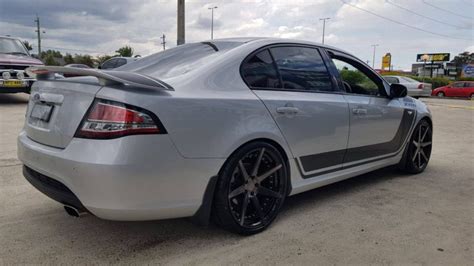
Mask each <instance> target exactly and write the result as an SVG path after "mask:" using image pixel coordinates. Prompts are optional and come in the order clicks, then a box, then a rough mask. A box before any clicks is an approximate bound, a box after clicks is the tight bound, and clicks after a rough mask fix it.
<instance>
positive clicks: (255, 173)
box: [251, 148, 265, 176]
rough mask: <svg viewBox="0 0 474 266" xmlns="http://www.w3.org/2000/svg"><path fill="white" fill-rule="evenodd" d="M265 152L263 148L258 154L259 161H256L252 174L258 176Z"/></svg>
mask: <svg viewBox="0 0 474 266" xmlns="http://www.w3.org/2000/svg"><path fill="white" fill-rule="evenodd" d="M264 153H265V148H262V149H261V150H260V153H259V154H258V158H257V161H256V162H255V165H254V167H253V170H252V173H251V175H252V176H257V174H258V168H260V162H261V161H262V157H263V154H264Z"/></svg>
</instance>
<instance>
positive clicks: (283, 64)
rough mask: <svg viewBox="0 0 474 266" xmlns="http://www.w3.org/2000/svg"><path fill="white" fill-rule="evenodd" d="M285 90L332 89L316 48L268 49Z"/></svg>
mask: <svg viewBox="0 0 474 266" xmlns="http://www.w3.org/2000/svg"><path fill="white" fill-rule="evenodd" d="M270 51H271V53H272V55H273V58H274V59H275V62H276V65H277V67H278V71H279V74H280V75H281V78H282V81H283V88H284V89H286V90H298V91H333V88H332V83H331V78H330V75H329V72H328V70H327V68H326V65H325V64H324V61H323V59H322V58H321V54H320V53H319V51H318V50H317V49H314V48H308V47H296V46H295V47H274V48H271V49H270Z"/></svg>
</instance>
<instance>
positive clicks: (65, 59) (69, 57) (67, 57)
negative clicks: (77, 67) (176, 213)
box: [64, 54, 74, 65]
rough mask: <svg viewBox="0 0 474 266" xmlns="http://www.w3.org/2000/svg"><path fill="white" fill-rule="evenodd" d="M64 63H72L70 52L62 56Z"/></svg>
mask: <svg viewBox="0 0 474 266" xmlns="http://www.w3.org/2000/svg"><path fill="white" fill-rule="evenodd" d="M64 63H66V65H68V64H74V58H73V57H72V55H71V54H66V55H65V56H64Z"/></svg>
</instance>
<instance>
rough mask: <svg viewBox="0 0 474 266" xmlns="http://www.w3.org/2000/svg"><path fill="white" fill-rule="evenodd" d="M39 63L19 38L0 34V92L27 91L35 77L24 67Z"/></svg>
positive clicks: (39, 64) (40, 63) (41, 63)
mask: <svg viewBox="0 0 474 266" xmlns="http://www.w3.org/2000/svg"><path fill="white" fill-rule="evenodd" d="M41 65H43V62H41V61H40V60H38V59H36V58H33V57H32V56H31V55H30V53H29V52H28V49H26V47H25V46H24V45H23V43H22V42H21V41H20V40H19V39H16V38H12V37H3V36H0V93H17V92H27V93H28V92H29V91H30V88H31V84H33V82H34V81H35V79H34V78H33V77H30V76H29V75H28V74H27V73H26V72H25V69H26V68H27V67H30V66H41Z"/></svg>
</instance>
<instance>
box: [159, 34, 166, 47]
mask: <svg viewBox="0 0 474 266" xmlns="http://www.w3.org/2000/svg"><path fill="white" fill-rule="evenodd" d="M160 39H161V44H162V45H163V51H164V50H166V35H165V34H164V33H163V36H161V37H160Z"/></svg>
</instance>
